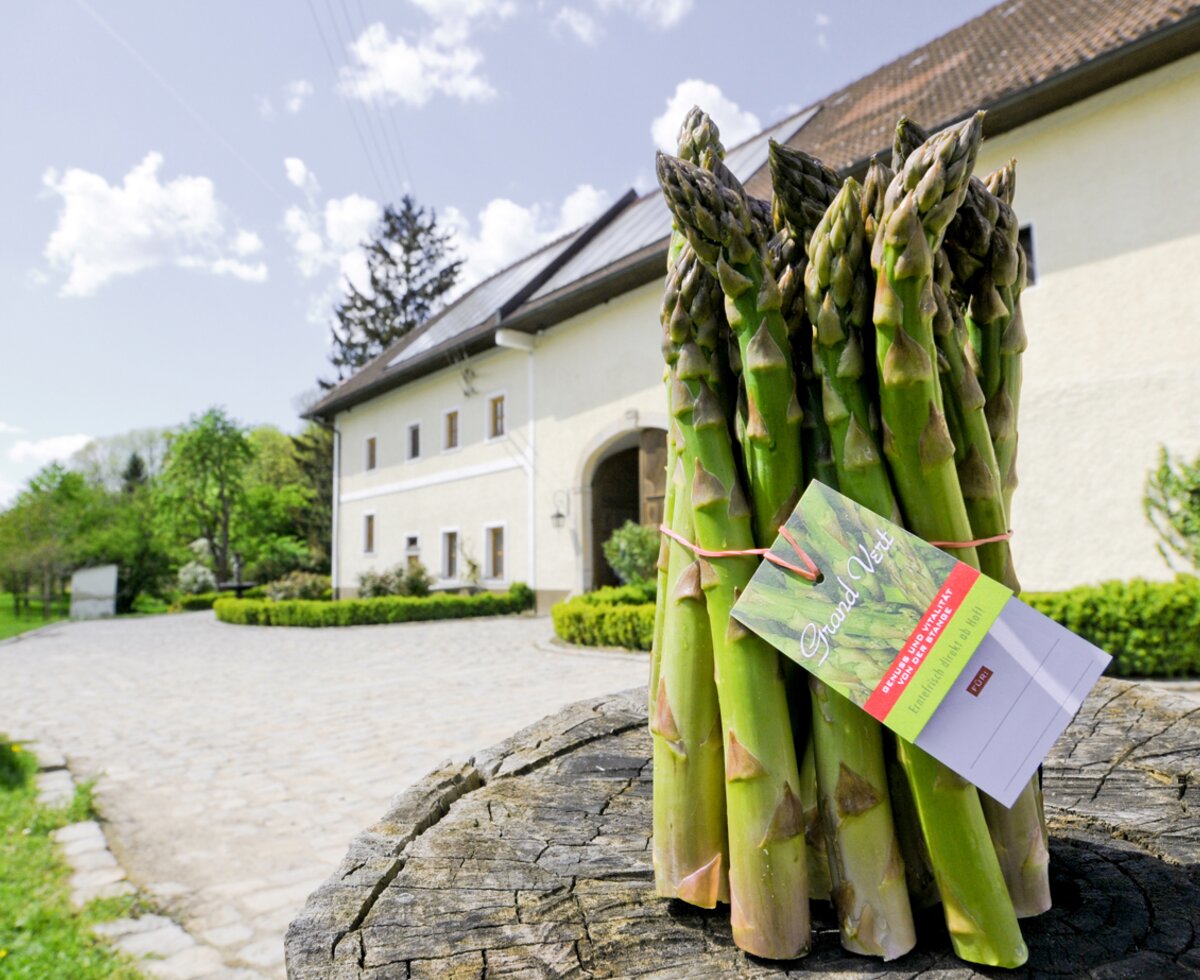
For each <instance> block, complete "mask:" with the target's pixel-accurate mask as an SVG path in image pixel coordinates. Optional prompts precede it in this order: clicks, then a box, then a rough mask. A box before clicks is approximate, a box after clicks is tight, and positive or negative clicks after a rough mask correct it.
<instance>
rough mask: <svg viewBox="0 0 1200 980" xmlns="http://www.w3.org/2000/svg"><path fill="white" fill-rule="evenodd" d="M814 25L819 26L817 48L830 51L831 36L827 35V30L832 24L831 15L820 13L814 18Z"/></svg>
mask: <svg viewBox="0 0 1200 980" xmlns="http://www.w3.org/2000/svg"><path fill="white" fill-rule="evenodd" d="M813 23H814V24H815V25H816V26H817V37H816V41H817V47H818V48H820V49H821V50H822V51H827V50H829V35H828V34H826V33H825V28H826V27H828V26H829V25H830V24H831V23H832V20H831V19H830V17H829V14H823V13H820V12H818V13H817V15H816V16H815V17H813Z"/></svg>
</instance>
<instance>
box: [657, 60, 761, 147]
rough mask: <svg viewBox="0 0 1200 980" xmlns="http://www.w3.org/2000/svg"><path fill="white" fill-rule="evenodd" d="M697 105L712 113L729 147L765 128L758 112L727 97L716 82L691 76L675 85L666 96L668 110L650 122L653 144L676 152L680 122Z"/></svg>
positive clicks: (722, 139) (724, 141) (723, 139)
mask: <svg viewBox="0 0 1200 980" xmlns="http://www.w3.org/2000/svg"><path fill="white" fill-rule="evenodd" d="M695 105H698V106H699V107H700V108H701V109H703V110H704V111H705V112H707V113H708V114H709V115H710V116H712V118H713V121H714V122H715V123H716V124H717V128H718V129H720V130H721V142H722V143H724V144H725V145H726V146H727V147H732V146H737V144H738V143H741V142H742V141H743V140H746V139H749V138H750V137H751V136H754V135H755V134H756V133H759V132H761V131H762V128H763V127H762V123H761V122H759V121H758V116H756V115H755V114H754V113H753V112H749V111H747V110H745V109H742V108H741V107H740V106H739V105H738V104H737V103H736V102H734V101H733V100H732V99H729V98H727V97H726V96H725V95H724V94H723V93H722V92H721V90H720V88H718V87H717V86H716V85H713V84H712V83H711V82H704V81H701V80H700V79H698V78H689V79H687V80H686V81H683V82H680V83H679V84H678V85H676V86H675V94H674V95H672V96H671V97H670V98H668V99H667V108H666V110H665V111H664V112H663V114H662V115H661V116H659V117H658V118H657V119H655V120H654V122H652V123H651V124H650V135H651V136H652V137H653V139H654V145H655V146H657V147H658V148H659V149H660V150H662V151H663V152H664V153H674V152H675V151H676V149H678V140H679V126H680V124H681V123H682V122H683V118H684V116H686V115H687V112H688V110H689V109H691V108H692V106H695Z"/></svg>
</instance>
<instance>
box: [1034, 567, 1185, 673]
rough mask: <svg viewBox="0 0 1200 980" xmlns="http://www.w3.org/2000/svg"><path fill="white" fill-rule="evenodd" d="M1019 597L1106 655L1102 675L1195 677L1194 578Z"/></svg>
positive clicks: (1137, 581) (1110, 584)
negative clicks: (1108, 658) (1109, 657)
mask: <svg viewBox="0 0 1200 980" xmlns="http://www.w3.org/2000/svg"><path fill="white" fill-rule="evenodd" d="M1021 598H1022V599H1023V600H1024V601H1025V602H1027V603H1029V605H1031V606H1033V608H1034V609H1037V610H1038V611H1039V612H1042V613H1045V614H1046V615H1047V616H1049V617H1050V618H1051V619H1053V620H1054V621H1055V622H1058V623H1062V625H1063V626H1065V627H1066V628H1067V629H1069V630H1071V631H1072V632H1073V633H1078V634H1079V635H1080V636H1082V637H1084V638H1085V639H1087V640H1090V641H1091V642H1092V643H1094V644H1096V646H1098V647H1100V649H1102V650H1104V651H1105V652H1106V653H1110V654H1112V658H1113V662H1112V664H1111V666H1110V667H1109V668H1108V671H1107V673H1108V674H1111V675H1113V676H1115V677H1197V676H1200V578H1196V577H1195V576H1192V575H1180V576H1179V577H1178V578H1176V580H1175V581H1174V582H1147V581H1145V580H1144V579H1133V580H1132V581H1130V582H1103V583H1101V584H1100V585H1094V586H1093V585H1081V586H1078V587H1077V588H1074V589H1067V590H1066V591H1065V592H1027V593H1025V594H1024V595H1022V596H1021Z"/></svg>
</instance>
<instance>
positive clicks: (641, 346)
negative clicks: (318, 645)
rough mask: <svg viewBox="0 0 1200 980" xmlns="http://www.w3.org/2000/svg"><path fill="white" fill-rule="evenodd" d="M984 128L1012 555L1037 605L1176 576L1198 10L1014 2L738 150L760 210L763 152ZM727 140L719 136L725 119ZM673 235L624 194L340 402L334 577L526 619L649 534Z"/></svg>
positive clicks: (849, 166) (1196, 317)
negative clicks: (1012, 493) (1004, 211)
mask: <svg viewBox="0 0 1200 980" xmlns="http://www.w3.org/2000/svg"><path fill="white" fill-rule="evenodd" d="M978 108H984V109H987V110H988V115H987V119H986V122H985V126H984V131H985V137H986V142H985V144H984V147H983V149H982V151H981V153H980V157H979V161H978V165H977V168H976V170H977V173H979V174H981V175H982V174H985V173H988V172H990V171H991V170H993V169H995V168H996V167H998V166H1000V165H1001V164H1003V163H1004V162H1006V161H1007V160H1008V159H1010V158H1011V157H1016V158H1017V160H1018V169H1017V174H1018V181H1017V196H1016V204H1015V206H1016V211H1017V214H1018V215H1019V217H1020V220H1021V222H1022V226H1023V227H1022V240H1023V243H1024V244H1025V247H1026V249H1027V251H1028V253H1029V256H1030V271H1031V276H1030V286H1029V288H1028V289H1027V290H1026V292H1025V294H1024V298H1023V308H1024V311H1025V320H1026V326H1027V330H1028V333H1029V339H1030V346H1029V350H1028V352H1027V354H1026V360H1025V378H1024V388H1023V396H1022V405H1021V449H1020V458H1019V473H1020V478H1021V484H1022V486H1021V490H1020V491H1019V492H1018V493H1017V496H1016V500H1015V503H1014V515H1013V524H1014V528H1015V538H1014V551H1015V554H1016V559H1017V567H1018V569H1019V570H1020V572H1021V576H1022V580H1023V582H1024V585H1025V586H1026V588H1035V589H1044V588H1060V587H1063V586H1067V585H1070V584H1075V583H1080V582H1088V581H1097V580H1101V579H1106V578H1129V577H1132V576H1135V575H1142V576H1148V577H1155V578H1161V577H1164V576H1165V575H1167V574H1169V572H1168V570H1167V568H1166V566H1165V565H1164V563H1163V562H1162V559H1161V558H1160V556H1159V555H1158V553H1157V551H1156V547H1155V542H1156V538H1155V534H1154V532H1153V531H1152V529H1151V528H1150V527H1149V525H1148V523H1147V522H1146V520H1145V518H1144V516H1143V514H1142V505H1141V499H1142V492H1143V486H1144V481H1145V477H1146V473H1147V471H1148V470H1149V469H1150V468H1151V467H1152V466H1153V464H1154V462H1155V460H1156V455H1157V446H1158V445H1159V444H1160V443H1165V444H1166V445H1167V446H1169V447H1170V448H1172V449H1173V450H1176V451H1179V452H1182V453H1186V454H1194V453H1196V452H1197V451H1200V304H1197V302H1196V299H1195V297H1196V295H1197V294H1196V270H1198V269H1200V191H1197V176H1196V175H1197V167H1198V161H1200V2H1182V3H1181V2H1169V0H1006V2H1004V3H1001V4H999V5H997V6H996V7H993V8H992V9H990V10H988V11H987V12H986V13H984V14H983V15H981V16H980V17H978V18H976V19H974V20H972V21H970V22H968V23H967V24H964V25H963V26H961V27H959V28H957V29H956V30H953V31H951V32H950V33H948V34H946V35H944V36H942V37H940V38H937V39H936V40H934V41H932V42H930V43H929V44H927V45H925V46H924V47H922V48H919V49H918V50H916V51H913V52H911V53H910V54H907V55H905V56H904V57H902V58H899V59H897V60H896V61H894V62H892V63H891V64H889V65H886V66H885V67H883V68H881V69H879V70H878V71H876V72H875V73H873V74H872V75H870V76H868V77H866V78H863V79H861V80H859V81H857V82H855V83H853V84H852V85H849V86H847V87H846V88H844V89H842V90H841V91H838V92H835V93H833V94H832V95H830V96H829V97H828V98H826V99H823V100H821V101H820V102H819V103H817V104H815V105H812V106H810V107H807V108H806V109H804V110H803V111H801V112H799V113H797V114H796V115H794V116H792V117H790V118H788V119H785V120H784V121H782V122H780V123H778V124H777V125H775V126H773V127H772V128H770V129H768V130H765V131H764V132H763V133H761V134H759V135H758V136H755V137H754V138H752V139H750V140H749V141H747V142H746V143H744V144H742V145H741V146H738V147H736V148H733V149H732V150H731V151H730V152H729V154H728V158H727V161H726V162H727V163H728V164H729V166H730V167H731V169H732V170H733V171H734V172H735V173H736V174H737V175H738V176H739V177H740V178H742V180H743V181H744V182H746V183H747V186H748V189H749V191H750V192H751V193H752V194H756V195H758V196H760V197H769V195H770V181H769V174H768V173H767V168H766V155H767V144H768V140H769V139H776V140H779V141H781V142H785V143H787V144H789V145H791V146H795V147H799V148H801V149H803V150H806V151H807V152H809V153H812V154H814V155H816V156H818V157H820V158H821V159H822V160H824V161H825V162H826V163H828V164H830V165H831V166H834V167H837V168H839V169H840V170H842V171H843V172H845V173H848V174H859V173H861V171H862V170H863V169H864V168H865V165H866V162H867V161H868V160H869V158H870V157H871V156H872V155H873V154H876V153H880V152H884V151H886V150H887V149H888V148H889V147H890V144H891V136H892V128H893V126H894V123H895V121H896V119H897V118H898V117H899V116H900V115H901V114H906V115H908V116H909V117H910V118H912V119H914V120H915V121H917V122H918V123H920V124H921V125H923V126H925V127H927V128H940V127H942V126H944V125H947V124H950V123H953V122H956V121H958V120H960V119H962V118H964V117H966V116H967V115H968V114H970V113H971V112H973V111H974V110H976V109H978ZM718 122H719V120H718ZM669 231H670V218H669V215H668V212H667V210H666V207H665V206H664V205H663V203H662V201H661V196H660V194H659V193H658V192H657V190H655V191H653V192H651V193H649V194H646V195H643V196H641V197H639V196H637V195H636V194H635V193H634V192H633V191H630V192H629V193H628V194H626V195H625V197H623V198H622V199H621V200H620V201H618V202H617V203H616V204H615V205H613V206H612V207H611V208H610V209H609V210H608V211H607V212H606V213H605V214H603V215H601V216H600V217H599V218H598V219H596V220H595V221H594V222H593V223H592V224H591V225H589V226H587V227H585V228H581V229H579V230H577V231H575V232H573V233H572V234H569V235H567V236H565V237H563V238H561V239H560V240H558V241H556V242H554V243H553V244H550V245H548V246H546V247H545V248H543V249H541V250H540V251H538V252H536V253H535V254H533V255H530V256H528V257H526V258H524V259H522V260H520V261H519V262H517V263H515V264H514V265H512V266H510V267H509V268H507V269H505V270H503V271H502V272H500V273H498V274H496V275H494V276H493V277H491V278H490V279H488V280H487V281H485V282H483V283H481V284H480V285H478V286H476V287H475V288H474V289H472V290H471V291H470V292H468V293H466V294H465V295H463V296H462V297H461V298H460V299H458V300H457V301H456V302H455V303H453V304H452V305H450V306H449V307H447V308H446V309H444V310H443V311H441V312H440V313H439V314H438V315H437V316H436V317H434V318H433V319H432V320H430V321H429V322H428V323H426V324H425V325H424V326H423V327H422V328H420V329H419V330H418V331H416V332H414V333H413V334H410V335H409V336H408V337H406V338H404V339H403V340H401V341H400V342H398V343H397V344H395V345H394V346H393V347H392V348H390V349H389V350H387V351H385V352H384V353H383V354H381V355H380V356H379V357H377V358H376V359H375V360H374V361H372V362H371V363H370V364H368V365H367V366H366V367H365V368H363V369H362V370H361V371H360V372H358V373H357V374H355V375H354V376H353V377H351V378H349V379H347V380H346V381H345V382H343V383H342V384H341V385H339V386H338V387H337V388H335V389H333V390H332V391H331V392H330V393H329V394H328V395H327V396H326V397H325V398H324V399H323V400H322V401H321V402H320V403H319V404H317V405H316V406H315V407H314V408H313V409H312V410H311V411H310V413H309V414H310V416H312V417H316V418H320V419H322V420H325V421H327V422H329V423H330V424H332V426H333V427H334V431H335V433H336V442H335V446H336V455H335V476H334V501H335V504H334V515H335V516H334V556H333V575H334V583H335V587H336V588H337V590H338V594H340V595H352V594H353V593H354V591H355V588H356V585H357V580H358V576H359V575H360V574H361V573H363V572H364V571H367V570H368V569H380V568H384V567H391V566H393V565H396V564H398V563H401V562H404V561H406V560H410V559H419V560H420V561H422V562H423V563H424V564H425V565H426V566H427V567H428V568H429V569H430V571H431V572H432V573H433V574H434V575H435V577H437V578H438V579H440V580H442V581H443V582H445V583H453V582H456V581H462V580H464V579H465V578H467V576H468V575H469V574H470V573H471V572H472V571H473V570H474V569H475V568H477V569H478V574H479V576H480V578H481V579H482V581H483V583H484V584H485V585H487V586H489V587H497V588H499V587H504V586H505V585H507V584H509V583H511V582H514V581H524V582H527V583H528V584H530V585H531V586H532V587H533V588H534V589H535V590H536V591H537V593H538V595H539V601H540V602H541V604H542V605H543V606H544V605H545V603H546V602H548V601H551V600H553V599H555V598H557V597H560V596H562V595H565V594H566V593H568V592H573V591H579V590H584V589H588V588H591V587H593V586H595V585H597V584H599V583H603V582H605V581H608V580H609V576H610V575H611V573H610V572H609V571H608V569H607V567H606V565H605V563H604V561H603V558H602V556H601V554H600V545H601V543H602V541H603V540H604V539H605V538H606V537H607V535H608V534H609V533H610V532H611V530H612V529H613V528H615V527H616V526H618V525H620V524H621V523H622V522H623V521H624V520H626V519H633V520H638V521H642V522H644V523H648V524H654V523H657V519H658V516H659V513H660V511H661V504H662V496H663V491H664V482H665V480H664V465H663V464H664V459H665V449H664V440H665V430H666V426H667V418H666V411H665V397H664V392H663V384H662V373H663V368H662V361H661V354H660V349H659V321H658V313H659V299H660V294H661V284H662V276H663V272H664V269H665V262H666V250H667V240H668V235H669Z"/></svg>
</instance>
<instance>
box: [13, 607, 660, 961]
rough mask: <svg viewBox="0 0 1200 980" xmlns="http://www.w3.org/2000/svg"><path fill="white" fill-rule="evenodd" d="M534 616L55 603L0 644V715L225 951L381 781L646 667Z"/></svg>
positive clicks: (257, 926)
mask: <svg viewBox="0 0 1200 980" xmlns="http://www.w3.org/2000/svg"><path fill="white" fill-rule="evenodd" d="M550 634H551V627H550V623H549V620H547V619H532V618H520V619H517V618H506V619H482V620H465V621H461V622H442V623H428V624H426V623H413V624H405V625H399V626H364V627H353V628H349V629H331V630H302V629H280V628H266V627H238V626H228V625H225V624H222V623H218V622H216V621H215V620H214V619H213V617H212V614H211V613H191V614H185V615H178V616H163V617H155V618H149V619H131V620H110V621H105V622H91V623H68V624H62V625H56V626H52V627H50V628H48V629H45V630H43V631H40V632H38V633H36V634H33V635H30V636H27V637H25V638H22V639H20V640H18V641H15V642H11V643H7V644H3V645H0V691H3V693H4V699H3V706H4V714H3V715H0V730H2V731H7V732H8V733H9V734H11V735H13V736H18V737H22V738H29V739H37V740H41V741H43V742H45V743H49V744H52V745H54V746H57V747H58V748H60V749H61V750H62V752H63V753H64V754H65V755H66V757H67V760H68V762H69V764H70V767H71V769H72V770H73V771H74V772H75V773H76V775H77V776H80V777H82V778H89V777H92V776H97V777H99V782H98V784H97V797H98V800H99V804H100V808H101V810H102V812H103V814H104V816H105V818H106V819H107V820H108V827H107V830H108V835H109V840H110V845H111V846H112V848H113V850H114V852H115V853H116V855H117V858H118V859H119V860H120V862H121V863H122V865H123V866H124V867H125V868H126V870H127V871H128V872H129V876H130V878H131V879H132V880H133V881H134V882H135V883H137V884H139V885H140V886H142V887H143V888H145V889H146V890H147V891H149V892H150V893H151V894H153V895H155V896H156V897H157V899H158V900H159V902H160V904H162V905H163V906H164V907H165V908H166V909H167V910H168V911H169V912H171V913H172V914H173V915H175V916H176V917H177V918H179V919H180V920H181V921H182V922H183V924H184V926H185V927H186V928H187V929H188V930H189V931H190V932H192V933H193V934H194V935H195V936H196V937H197V938H198V939H200V940H201V941H204V942H208V943H210V944H212V945H214V946H216V947H217V948H218V949H219V950H220V951H221V953H222V955H223V956H224V958H225V961H226V963H227V964H229V965H230V966H231V967H233V966H239V967H252V968H254V969H256V970H258V971H261V972H262V973H263V974H265V975H269V976H282V974H283V934H284V931H285V929H286V927H287V923H288V921H289V920H290V919H291V917H292V916H293V915H294V914H295V912H296V911H297V909H298V908H299V907H300V906H301V905H302V904H303V902H304V899H305V898H306V896H307V895H308V894H309V893H310V892H311V891H312V890H313V889H315V888H316V887H317V885H318V884H320V883H321V881H322V880H323V879H324V878H325V877H326V876H327V875H328V874H330V873H331V872H332V871H333V869H334V867H335V866H336V864H337V862H338V861H339V860H340V858H341V856H342V854H343V853H344V851H345V848H346V845H347V844H348V842H349V840H350V838H351V837H352V836H353V835H354V834H355V833H357V832H358V831H359V830H361V829H363V828H364V827H366V826H368V825H369V824H371V823H373V822H374V821H375V820H376V819H377V818H378V817H379V816H380V815H381V814H382V813H383V811H384V808H385V804H386V803H387V801H388V799H389V798H390V797H391V796H393V795H394V794H395V793H396V792H398V791H399V790H400V789H402V788H403V787H405V786H406V785H408V784H409V783H410V782H412V781H413V780H415V779H417V778H418V777H420V776H421V775H423V774H424V773H425V772H427V771H429V770H430V769H432V768H433V767H434V766H435V765H436V764H437V763H438V762H440V761H441V760H443V759H445V758H447V757H449V756H455V757H457V758H465V757H466V756H468V755H470V754H471V753H472V752H473V751H474V750H476V749H480V748H483V747H485V746H487V745H490V744H491V743H493V742H496V741H499V740H500V739H501V738H504V737H505V736H507V735H509V734H511V733H512V732H513V731H515V730H517V729H518V728H521V727H523V726H525V725H527V724H530V723H532V722H534V721H536V720H537V719H538V718H541V717H542V716H543V715H546V714H548V713H550V712H552V711H555V710H557V709H558V708H560V707H561V706H562V705H565V704H567V703H569V702H571V701H575V700H579V699H581V698H585V697H591V696H594V695H598V694H604V693H607V692H610V691H615V690H619V689H621V688H625V687H630V686H633V685H636V684H641V683H644V678H645V673H646V660H645V657H644V656H641V655H637V654H620V653H611V652H595V653H580V652H575V651H570V650H564V649H555V648H554V647H553V646H552V645H551V644H550Z"/></svg>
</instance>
